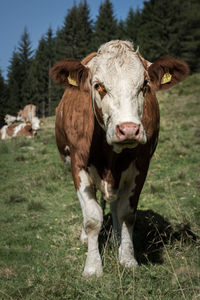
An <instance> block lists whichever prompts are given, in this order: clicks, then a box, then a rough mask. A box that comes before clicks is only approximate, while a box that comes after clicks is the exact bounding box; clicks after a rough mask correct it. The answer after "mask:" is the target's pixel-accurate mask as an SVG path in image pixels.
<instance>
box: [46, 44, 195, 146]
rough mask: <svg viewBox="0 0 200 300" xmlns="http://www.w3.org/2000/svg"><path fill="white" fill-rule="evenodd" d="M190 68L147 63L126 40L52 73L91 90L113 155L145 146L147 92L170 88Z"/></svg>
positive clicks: (170, 63) (64, 64)
mask: <svg viewBox="0 0 200 300" xmlns="http://www.w3.org/2000/svg"><path fill="white" fill-rule="evenodd" d="M188 72H189V70H188V67H187V65H186V64H185V63H183V62H182V61H180V60H177V59H174V58H171V57H164V58H161V59H158V60H157V61H156V62H154V63H150V62H148V61H146V60H145V59H144V58H143V57H142V56H141V55H140V54H139V52H138V51H134V48H133V45H132V44H131V43H130V42H127V41H119V40H116V41H111V42H108V43H106V44H104V45H102V46H101V47H100V48H99V50H98V52H97V53H96V54H92V55H91V57H90V58H89V59H87V58H86V59H84V60H83V61H82V63H81V62H79V61H77V60H74V59H67V60H65V61H62V62H60V63H58V64H57V65H55V66H54V67H53V68H52V70H51V75H52V77H53V78H54V80H55V81H56V82H58V83H61V84H63V85H65V86H75V87H73V88H78V89H80V90H81V89H84V90H89V91H91V95H92V103H93V110H94V114H95V115H96V118H97V120H98V122H99V124H100V126H101V127H102V128H103V129H104V131H105V132H106V140H107V143H108V144H109V145H112V146H113V149H114V151H116V152H121V151H122V150H123V149H124V148H135V147H136V146H137V145H138V144H144V143H146V142H147V136H146V132H145V129H144V127H143V124H142V118H143V108H144V102H145V96H146V94H147V93H151V92H154V91H156V90H160V89H167V88H170V87H172V86H173V85H175V84H176V83H178V82H180V81H181V80H183V79H184V77H185V76H186V75H187V74H188Z"/></svg>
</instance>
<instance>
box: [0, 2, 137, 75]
mask: <svg viewBox="0 0 200 300" xmlns="http://www.w3.org/2000/svg"><path fill="white" fill-rule="evenodd" d="M87 2H88V5H89V7H90V16H91V19H93V20H95V18H96V16H97V15H98V10H99V6H100V3H102V2H104V0H87ZM111 2H112V3H113V8H114V15H115V17H116V18H117V19H118V20H120V19H125V18H126V17H127V14H128V11H129V9H130V7H132V8H133V9H137V8H141V7H142V5H143V0H111ZM73 3H74V0H0V69H1V70H2V75H3V76H4V78H6V76H7V69H8V66H9V64H10V60H11V58H12V54H13V51H14V50H15V48H16V47H18V44H19V41H20V39H21V36H22V34H23V32H24V28H25V27H26V28H27V29H28V33H29V36H30V40H31V45H32V49H33V50H35V49H37V46H38V41H39V40H40V38H41V37H42V35H44V34H46V32H47V30H48V28H49V27H50V26H51V28H52V29H53V32H54V34H55V33H56V31H57V29H58V28H61V27H62V25H63V22H64V18H65V16H66V14H67V10H68V9H70V8H71V7H72V6H73ZM76 3H79V0H76Z"/></svg>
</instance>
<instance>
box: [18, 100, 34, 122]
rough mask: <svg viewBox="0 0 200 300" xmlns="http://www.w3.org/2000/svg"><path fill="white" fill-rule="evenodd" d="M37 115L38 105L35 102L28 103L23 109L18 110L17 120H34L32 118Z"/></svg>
mask: <svg viewBox="0 0 200 300" xmlns="http://www.w3.org/2000/svg"><path fill="white" fill-rule="evenodd" d="M34 117H36V106H35V105H33V104H27V105H26V106H25V107H24V108H23V110H20V111H19V112H18V116H17V120H18V121H24V122H32V119H33V118H34Z"/></svg>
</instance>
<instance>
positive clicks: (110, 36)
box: [93, 0, 118, 49]
mask: <svg viewBox="0 0 200 300" xmlns="http://www.w3.org/2000/svg"><path fill="white" fill-rule="evenodd" d="M94 30H95V33H94V41H93V45H94V48H95V49H97V48H98V47H99V46H100V45H101V44H103V43H106V42H108V41H110V40H114V39H116V38H117V36H118V27H117V20H116V19H115V17H114V13H113V5H112V3H111V2H110V1H109V0H105V2H104V3H101V5H100V7H99V15H98V17H97V20H96V22H95V26H94Z"/></svg>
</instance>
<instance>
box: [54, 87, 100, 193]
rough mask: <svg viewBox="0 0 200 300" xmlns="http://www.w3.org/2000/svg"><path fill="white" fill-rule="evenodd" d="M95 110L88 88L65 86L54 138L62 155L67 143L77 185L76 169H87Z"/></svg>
mask: <svg viewBox="0 0 200 300" xmlns="http://www.w3.org/2000/svg"><path fill="white" fill-rule="evenodd" d="M93 129H94V113H93V108H92V100H91V94H90V92H85V91H82V90H79V89H76V88H70V89H67V90H66V91H65V93H64V95H63V97H62V100H61V102H60V104H59V106H58V107H57V109H56V142H57V146H58V149H59V152H60V154H61V157H62V158H63V159H64V158H65V156H66V154H67V153H66V150H65V149H66V146H69V149H70V156H71V170H72V176H73V179H74V184H75V187H76V189H78V188H79V187H80V178H79V172H80V170H81V169H86V167H87V163H88V159H89V152H90V145H91V140H92V134H93Z"/></svg>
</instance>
